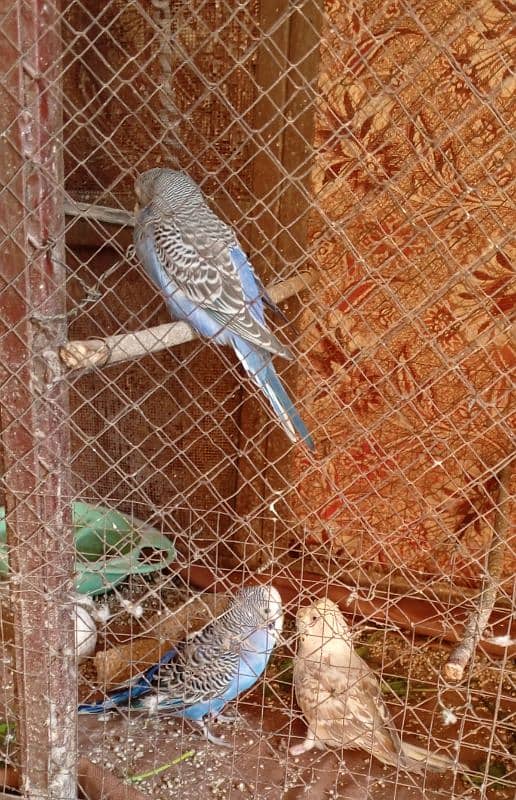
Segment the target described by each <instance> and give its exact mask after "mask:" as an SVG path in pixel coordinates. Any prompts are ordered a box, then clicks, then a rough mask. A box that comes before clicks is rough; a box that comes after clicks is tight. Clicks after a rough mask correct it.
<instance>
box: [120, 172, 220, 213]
mask: <svg viewBox="0 0 516 800" xmlns="http://www.w3.org/2000/svg"><path fill="white" fill-rule="evenodd" d="M134 191H135V194H136V197H137V206H138V207H139V208H145V207H147V206H149V205H152V207H153V209H154V210H155V211H157V212H158V213H161V214H165V215H167V214H174V213H176V212H178V211H180V210H181V209H183V208H185V207H186V208H188V209H193V208H194V207H195V206H196V205H205V200H204V197H203V194H202V192H201V190H200V188H199V187H198V186H197V184H196V183H195V181H193V180H192V178H190V176H189V175H187V174H186V172H179V171H178V170H175V169H163V168H161V167H155V168H154V169H149V170H147V171H146V172H142V174H141V175H138V177H137V178H136V181H135V184H134Z"/></svg>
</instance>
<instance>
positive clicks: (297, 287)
mask: <svg viewBox="0 0 516 800" xmlns="http://www.w3.org/2000/svg"><path fill="white" fill-rule="evenodd" d="M316 279H317V276H316V274H315V272H302V273H300V274H299V275H297V276H296V277H295V278H289V279H288V280H286V281H283V282H282V283H278V284H276V285H275V286H270V287H269V288H268V289H267V291H268V293H269V295H270V296H271V298H272V299H273V300H274V302H275V303H281V302H282V301H283V300H286V299H287V298H289V297H292V295H295V294H298V292H302V291H303V290H304V289H307V288H308V287H309V286H313V284H314V283H315V281H316ZM197 338H198V334H197V333H196V331H194V330H193V328H191V327H190V325H188V323H186V322H167V323H166V324H165V325H157V326H156V327H154V328H147V330H143V331H137V332H136V333H122V334H118V335H116V336H108V337H107V338H106V339H85V340H83V341H71V342H67V343H66V344H65V345H62V347H60V348H59V356H60V358H61V361H62V362H63V364H64V365H65V366H66V367H67V368H68V369H70V370H78V369H88V368H91V367H104V366H106V365H109V364H118V363H120V362H121V361H128V360H130V359H134V358H140V357H142V356H146V355H148V354H149V353H159V352H160V351H161V350H166V349H167V348H168V347H175V346H176V345H179V344H184V343H185V342H190V341H192V339H197Z"/></svg>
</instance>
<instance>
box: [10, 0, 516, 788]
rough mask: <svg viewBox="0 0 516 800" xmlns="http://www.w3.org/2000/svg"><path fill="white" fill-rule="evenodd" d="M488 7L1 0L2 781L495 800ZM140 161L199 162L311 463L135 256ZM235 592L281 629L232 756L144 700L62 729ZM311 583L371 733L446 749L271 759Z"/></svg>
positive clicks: (508, 494)
mask: <svg viewBox="0 0 516 800" xmlns="http://www.w3.org/2000/svg"><path fill="white" fill-rule="evenodd" d="M509 14H510V9H509V5H508V4H507V3H504V2H501V1H500V0H472V2H469V3H467V4H464V3H459V2H455V0H439V2H434V0H428V1H427V0H421V1H420V2H413V3H406V2H382V0H372V1H369V2H367V3H366V2H360V1H359V0H356V1H355V0H354V1H353V2H346V3H344V2H341V0H336V2H327V3H323V2H313V0H298V1H296V2H295V3H292V2H287V0H277V2H275V3H273V4H272V3H267V2H265V0H262V2H260V0H247V1H246V2H241V3H238V4H236V3H230V2H222V1H220V2H219V0H214V1H211V0H210V2H206V0H190V2H182V0H174V2H169V1H168V0H133V2H130V3H126V2H122V0H111V2H96V1H95V0H92V2H88V3H87V2H75V1H73V2H70V3H66V4H64V5H63V6H62V7H61V5H60V4H55V3H52V2H46V3H44V4H42V3H39V2H38V0H30V1H29V0H17V2H4V3H3V4H2V25H1V26H0V30H1V35H2V48H0V53H1V59H2V81H1V91H2V98H3V102H2V115H3V130H4V134H3V144H4V148H3V153H2V155H1V158H2V178H3V181H2V182H3V190H2V199H3V208H4V214H3V220H2V233H3V248H2V250H3V257H2V287H1V297H2V309H3V312H2V335H1V338H0V348H1V353H2V356H1V362H2V363H1V374H2V381H1V386H2V431H3V434H2V449H1V450H0V458H1V459H2V461H3V467H4V468H3V474H4V486H3V496H2V498H1V505H2V506H3V507H5V512H6V514H5V519H4V516H3V515H2V516H0V547H1V548H2V549H0V574H1V576H2V582H1V583H0V589H1V591H2V594H1V605H0V609H1V616H0V623H1V625H0V633H1V648H2V662H1V680H0V768H1V771H0V789H2V788H3V790H4V792H5V793H6V794H7V795H8V794H10V793H11V792H12V791H15V790H21V791H22V793H23V794H24V796H26V797H27V798H36V797H37V798H42V797H49V798H56V799H57V798H63V800H67V799H68V798H71V797H75V796H76V782H77V774H78V781H79V786H80V792H81V793H82V794H81V796H87V797H91V798H96V797H102V796H105V795H104V794H103V792H108V791H109V792H110V794H109V796H110V797H113V798H115V797H127V798H137V797H141V796H150V797H153V798H159V800H169V798H170V799H172V798H178V797H181V798H184V800H188V798H190V797H216V798H227V799H228V800H229V798H233V799H234V798H246V797H247V798H257V800H276V798H289V799H290V798H313V799H314V800H315V799H316V798H330V797H334V798H348V799H349V800H351V798H366V797H367V798H380V797H382V798H383V797H389V798H391V797H392V798H399V800H401V799H402V798H403V799H405V798H406V799H407V800H408V799H409V798H410V799H411V800H412V798H419V797H421V798H423V797H424V798H432V797H436V798H437V797H443V798H444V797H445V798H449V797H454V798H458V797H468V798H470V797H479V798H480V797H482V798H489V800H503V798H511V797H513V796H514V788H515V785H516V772H515V754H516V737H515V715H514V709H515V705H514V704H515V696H516V693H515V671H514V656H515V654H516V633H515V626H514V611H513V609H514V569H515V566H516V558H515V546H514V538H513V537H514V534H513V533H512V534H511V530H514V529H513V527H511V525H510V522H511V520H513V519H514V515H513V505H512V502H511V498H512V496H513V494H514V491H513V490H514V479H513V478H512V480H511V476H512V472H511V461H512V425H511V424H512V422H513V416H512V408H511V399H512V398H511V368H512V365H513V350H512V344H511V319H512V318H511V311H512V297H513V294H511V292H512V293H513V292H514V278H513V272H512V266H511V264H512V252H513V250H512V239H511V236H512V224H511V223H512V221H513V216H511V211H512V206H511V189H512V188H513V175H512V164H513V161H511V158H512V157H513V143H512V139H511V127H512V123H513V121H514V119H513V118H514V106H513V105H511V97H512V94H511V92H512V90H513V88H514V76H513V73H512V72H511V64H512V63H513V62H512V58H511V57H512V54H513V49H512V48H513V40H512V39H511V36H510V19H511V18H510V16H509ZM155 166H162V167H172V168H175V169H178V168H179V169H182V170H185V171H186V172H188V174H189V175H190V176H192V177H193V178H194V179H195V180H196V181H197V182H198V183H199V184H200V185H201V187H202V190H203V192H204V193H205V195H206V197H207V198H208V200H209V203H210V205H211V207H212V208H213V209H214V210H216V212H217V214H219V216H220V217H221V218H222V219H224V220H225V221H226V222H228V223H229V224H231V225H232V226H233V228H234V230H235V231H236V233H237V235H238V238H239V241H240V242H241V244H242V247H243V249H244V250H245V251H246V253H248V254H249V257H250V260H251V262H252V264H253V266H254V268H255V270H256V272H257V274H259V276H260V278H261V280H262V281H263V283H264V284H265V285H267V286H270V287H272V288H271V294H272V295H273V296H274V297H275V298H277V299H279V300H280V301H281V308H282V310H283V311H284V313H285V315H286V317H287V318H288V322H282V321H281V320H280V319H279V318H277V317H272V316H271V317H270V318H269V320H268V325H269V326H270V327H271V329H273V330H274V331H275V332H278V335H279V336H280V338H282V340H283V341H285V342H288V343H289V346H291V347H292V350H293V352H294V354H295V359H294V361H293V362H292V363H290V364H289V363H287V362H285V361H284V360H283V359H281V358H275V359H274V364H275V367H276V369H277V371H278V373H279V374H280V376H281V380H282V381H283V382H284V384H285V386H287V387H288V390H289V392H290V394H291V396H292V397H293V398H294V401H295V405H296V406H297V408H298V409H299V411H300V414H301V416H302V418H303V420H304V421H305V423H306V425H307V427H308V429H309V431H310V433H311V435H312V436H313V439H314V442H315V452H314V453H313V454H311V453H310V452H309V451H308V449H307V448H306V447H304V445H303V444H302V443H298V444H292V443H291V442H289V440H288V439H287V437H286V436H285V434H284V432H283V431H282V430H281V428H280V426H279V425H278V422H277V420H276V419H275V418H274V416H273V414H272V412H271V410H270V408H269V406H268V404H267V402H266V400H265V399H264V398H263V397H262V396H261V395H260V392H259V389H258V388H257V387H256V386H255V385H254V383H252V382H251V381H250V380H249V379H248V378H247V377H245V376H244V374H243V372H242V370H241V368H240V366H239V365H238V364H237V360H236V358H235V357H234V355H233V353H232V352H231V351H230V350H229V349H227V348H222V347H217V346H215V345H210V344H209V343H207V342H206V341H205V340H203V339H199V338H195V337H194V336H193V335H192V333H191V331H190V329H189V328H188V326H181V325H179V326H172V322H171V320H170V317H169V314H168V311H167V309H166V306H165V304H164V302H163V299H162V297H161V296H160V295H159V293H158V291H157V290H156V288H155V287H154V286H153V285H151V283H150V282H149V281H148V280H147V279H146V277H145V275H144V272H143V270H142V268H141V265H140V264H139V263H138V259H137V258H136V257H135V255H134V252H132V251H131V248H130V245H131V242H132V235H133V230H132V227H133V224H134V217H133V213H132V210H133V206H134V202H135V195H134V180H135V178H136V177H137V175H138V174H139V173H141V172H143V171H145V170H147V169H150V168H152V167H155ZM135 333H137V334H138V335H137V336H134V335H133V334H135ZM2 526H3V527H2ZM2 535H3V536H4V538H3V539H2V538H1V537H2ZM511 537H512V538H511ZM258 582H261V583H265V584H269V583H272V584H273V585H274V586H275V587H276V588H277V589H278V590H279V591H280V593H281V596H282V601H283V606H284V611H285V624H284V630H283V634H282V638H281V641H280V642H279V643H278V644H277V646H276V647H275V649H274V651H273V654H272V656H271V658H270V661H269V663H268V665H267V669H266V671H265V673H264V676H263V677H261V678H260V679H259V680H258V681H257V682H256V684H255V686H254V687H253V688H252V689H251V690H249V691H246V692H243V693H241V694H239V696H238V698H237V700H236V701H235V702H234V704H233V705H234V707H235V710H236V712H237V714H238V716H237V719H236V721H235V722H234V723H232V724H228V723H226V724H224V723H222V722H216V721H215V722H214V723H213V726H212V727H213V730H214V731H215V732H216V733H217V735H218V736H222V737H224V740H225V743H226V744H228V745H229V747H222V746H218V745H214V744H211V743H209V742H207V741H206V740H205V739H204V738H203V737H202V736H201V735H200V732H199V731H198V730H196V729H195V726H193V725H192V724H190V723H189V722H188V721H187V720H185V719H182V718H181V717H174V716H170V715H168V714H162V713H159V714H148V713H143V714H142V712H138V711H136V710H131V709H128V708H120V709H119V710H118V711H115V712H112V713H109V714H104V715H100V716H79V717H77V716H76V705H77V697H78V699H79V701H80V702H81V703H85V702H91V701H92V699H97V700H98V699H99V698H101V697H103V696H104V694H105V693H106V692H108V691H110V690H112V689H113V688H114V687H116V686H119V685H121V684H123V683H124V682H125V681H128V680H129V679H131V678H134V676H137V675H139V674H140V673H141V672H142V671H143V670H145V669H146V668H148V667H149V666H151V665H152V664H154V663H156V662H157V661H158V660H159V658H160V657H161V656H162V655H163V653H164V652H166V650H167V648H170V647H171V646H173V645H174V644H175V643H177V642H178V641H180V640H181V639H182V638H184V636H185V635H187V634H188V633H192V632H193V631H195V630H197V629H199V628H200V627H201V626H202V625H204V624H206V623H207V622H208V621H210V620H212V619H213V618H214V617H216V616H218V615H220V614H221V613H223V611H224V609H225V608H226V606H227V603H228V602H230V598H231V597H232V596H233V595H234V594H235V593H236V592H237V591H238V589H239V588H240V587H242V586H243V585H246V584H253V583H258ZM321 597H329V598H331V599H333V600H334V601H336V602H338V603H339V605H340V608H341V611H342V612H343V613H344V615H345V618H346V620H347V621H348V623H349V624H350V625H351V626H352V630H353V636H354V645H355V648H356V651H357V653H358V654H359V655H360V656H361V657H362V658H363V659H364V660H365V662H366V663H367V664H368V665H369V667H370V668H371V669H372V670H373V672H374V674H375V675H376V677H377V679H378V686H379V688H378V695H377V697H379V698H381V701H382V702H385V703H386V706H387V708H388V709H389V712H390V713H391V715H392V717H393V720H394V726H395V728H396V730H397V731H398V733H399V735H400V737H401V739H402V740H403V741H409V742H412V743H413V744H417V745H419V747H422V748H424V749H425V750H426V751H428V752H431V751H438V752H439V753H440V754H441V755H444V756H447V757H448V758H449V759H450V760H451V761H452V762H453V763H452V765H451V766H450V768H449V769H447V770H445V771H442V772H439V773H436V772H432V771H430V769H429V768H428V765H426V766H425V767H424V768H423V770H422V772H421V774H414V773H410V772H407V771H406V770H405V769H404V768H403V765H402V764H401V763H398V764H397V765H395V766H385V765H384V764H382V763H381V762H380V761H379V760H378V759H377V758H376V757H375V752H370V751H369V750H367V749H366V750H360V749H345V750H344V751H342V752H341V751H340V750H331V749H327V750H312V751H311V752H308V753H306V754H303V755H301V756H294V755H292V754H291V753H290V748H291V747H292V746H293V745H295V744H298V743H299V742H300V741H302V739H303V738H304V737H305V735H306V726H307V722H306V719H305V718H304V716H303V713H302V711H301V709H300V708H299V706H298V705H297V703H296V697H295V692H294V686H293V666H294V663H295V659H296V650H297V648H298V646H299V637H298V635H297V633H296V626H295V616H296V613H297V612H298V610H299V608H300V607H303V606H305V605H307V604H309V603H312V602H314V600H315V599H316V598H321ZM74 630H75V633H74ZM457 643H458V649H457V648H456V645H457ZM454 648H456V649H455V650H454ZM452 651H453V652H452ZM377 702H379V701H378V700H377Z"/></svg>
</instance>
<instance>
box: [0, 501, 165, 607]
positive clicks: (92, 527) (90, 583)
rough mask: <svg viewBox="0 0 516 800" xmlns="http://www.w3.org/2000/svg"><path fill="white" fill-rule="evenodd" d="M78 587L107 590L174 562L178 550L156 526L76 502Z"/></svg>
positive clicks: (0, 526)
mask: <svg viewBox="0 0 516 800" xmlns="http://www.w3.org/2000/svg"><path fill="white" fill-rule="evenodd" d="M73 528H74V537H75V549H76V559H75V588H76V590H77V592H79V593H80V594H103V593H104V592H108V591H109V590H110V589H113V587H114V586H116V585H117V584H118V583H120V582H121V581H123V580H125V579H126V578H127V577H128V576H129V575H148V574H149V573H151V572H157V571H158V570H161V569H163V568H164V567H166V566H168V565H169V564H171V563H172V562H173V561H174V560H175V557H176V550H175V547H174V545H173V544H172V542H171V541H170V539H168V538H167V537H166V536H163V535H162V534H161V533H159V531H157V530H156V529H155V528H151V527H150V526H149V525H146V524H145V523H143V522H141V521H140V520H138V519H136V518H135V517H132V518H131V519H129V518H128V517H126V516H125V515H124V514H120V512H118V511H114V510H113V509H109V508H105V507H104V506H90V505H88V504H87V503H82V502H79V501H76V502H74V504H73ZM8 573H9V563H8V554H7V532H6V525H5V509H4V508H3V507H2V506H0V576H2V575H4V576H7V575H8Z"/></svg>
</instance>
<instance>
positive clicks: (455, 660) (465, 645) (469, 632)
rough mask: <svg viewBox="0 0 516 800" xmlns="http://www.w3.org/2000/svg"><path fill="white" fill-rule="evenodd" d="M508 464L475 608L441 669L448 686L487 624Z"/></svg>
mask: <svg viewBox="0 0 516 800" xmlns="http://www.w3.org/2000/svg"><path fill="white" fill-rule="evenodd" d="M511 467H512V462H511V461H509V463H508V464H507V465H506V466H505V467H503V469H502V470H500V472H499V474H498V481H499V485H500V492H499V495H498V503H497V508H496V513H495V519H494V523H493V535H492V537H491V542H490V545H489V551H488V554H487V575H486V577H485V579H484V583H483V587H482V591H481V593H480V597H479V599H478V606H477V608H476V609H475V611H473V612H472V614H470V616H469V618H468V620H467V622H466V624H465V626H464V632H463V634H462V639H461V640H460V642H459V643H458V644H457V646H456V647H455V648H454V649H453V650H452V652H451V653H450V656H449V658H448V660H447V662H446V664H445V665H444V667H443V677H444V679H445V680H446V681H448V682H450V683H458V682H459V681H460V680H462V677H463V675H464V670H465V668H466V666H467V664H468V663H469V661H470V659H471V658H472V657H473V654H474V652H475V649H476V647H477V644H478V642H479V641H480V639H481V638H482V636H483V634H484V631H485V629H486V627H487V625H488V623H489V618H490V616H491V613H492V611H493V607H494V604H495V601H496V595H497V593H498V587H499V585H500V580H501V577H502V569H503V559H504V553H505V545H506V538H507V531H508V528H509V509H508V502H507V501H508V499H509V496H510V495H509V486H510V480H511Z"/></svg>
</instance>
